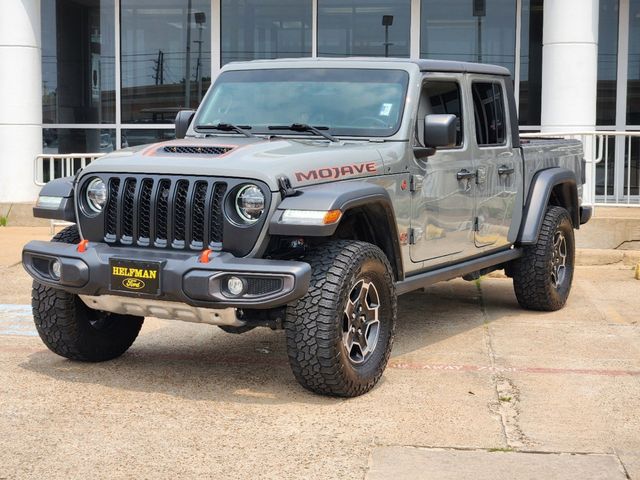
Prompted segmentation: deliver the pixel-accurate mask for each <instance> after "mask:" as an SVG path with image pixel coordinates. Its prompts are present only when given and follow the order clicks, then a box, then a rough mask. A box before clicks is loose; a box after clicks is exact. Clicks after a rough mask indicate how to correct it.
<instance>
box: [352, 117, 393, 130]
mask: <svg viewBox="0 0 640 480" xmlns="http://www.w3.org/2000/svg"><path fill="white" fill-rule="evenodd" d="M361 120H362V121H363V122H364V123H366V122H369V124H376V125H380V126H381V127H384V128H389V125H387V124H386V123H385V121H384V120H381V119H379V118H377V117H358V118H356V119H355V120H354V123H355V124H358V123H360V121H361Z"/></svg>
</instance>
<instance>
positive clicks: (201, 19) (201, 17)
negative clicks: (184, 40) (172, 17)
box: [193, 12, 207, 104]
mask: <svg viewBox="0 0 640 480" xmlns="http://www.w3.org/2000/svg"><path fill="white" fill-rule="evenodd" d="M194 17H195V19H196V25H197V26H198V40H195V41H194V42H193V43H197V44H198V63H197V64H196V80H197V82H198V104H199V103H200V100H202V42H203V40H202V31H203V30H204V24H205V22H206V21H207V17H206V15H205V13H204V12H196V13H195V14H194Z"/></svg>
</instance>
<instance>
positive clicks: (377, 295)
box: [285, 241, 397, 397]
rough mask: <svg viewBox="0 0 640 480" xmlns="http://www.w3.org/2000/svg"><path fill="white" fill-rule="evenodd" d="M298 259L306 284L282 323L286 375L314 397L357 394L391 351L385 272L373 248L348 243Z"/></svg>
mask: <svg viewBox="0 0 640 480" xmlns="http://www.w3.org/2000/svg"><path fill="white" fill-rule="evenodd" d="M305 260H306V261H307V262H309V263H310V264H311V267H312V279H311V285H310V288H309V291H308V292H307V294H306V295H305V296H304V297H303V298H301V299H300V300H298V301H297V302H296V303H295V304H293V305H291V306H289V307H288V309H287V316H286V320H285V330H286V335H287V350H288V354H289V362H290V364H291V368H292V370H293V373H294V375H295V377H296V379H297V380H298V382H300V384H301V385H302V386H304V387H305V388H307V389H308V390H311V391H313V392H316V393H320V394H325V395H333V396H342V397H355V396H358V395H361V394H363V393H365V392H367V391H369V390H371V389H372V388H373V387H374V386H375V384H376V383H377V381H378V380H379V379H380V376H381V375H382V373H383V371H384V369H385V367H386V364H387V361H388V359H389V355H390V353H391V347H392V345H393V337H394V333H395V324H396V315H397V313H396V311H397V302H396V294H395V288H394V284H393V273H392V270H391V266H390V265H389V262H388V260H387V258H386V256H385V255H384V253H383V252H382V251H381V250H380V249H379V248H378V247H376V246H375V245H371V244H369V243H365V242H356V241H335V242H330V243H327V244H325V245H323V246H322V247H319V248H317V249H316V250H314V251H313V252H310V254H309V255H308V256H307V258H306V259H305Z"/></svg>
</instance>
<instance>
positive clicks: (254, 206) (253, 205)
mask: <svg viewBox="0 0 640 480" xmlns="http://www.w3.org/2000/svg"><path fill="white" fill-rule="evenodd" d="M236 212H238V215H239V216H240V218H241V219H242V220H243V221H245V222H247V223H255V222H257V221H258V219H259V218H260V216H261V215H262V212H264V194H263V193H262V190H260V189H259V188H258V187H257V186H255V185H245V186H244V187H242V188H241V189H240V190H238V194H237V195H236Z"/></svg>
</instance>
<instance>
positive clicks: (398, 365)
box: [0, 228, 640, 480]
mask: <svg viewBox="0 0 640 480" xmlns="http://www.w3.org/2000/svg"><path fill="white" fill-rule="evenodd" d="M47 237H48V231H47V229H38V228H35V229H34V228H32V229H26V228H25V229H4V230H3V229H0V479H4V478H7V479H9V478H10V479H14V478H16V479H21V478H54V479H55V478H60V479H63V478H64V479H69V478H94V479H97V478H141V479H144V478H153V479H164V478H196V477H197V478H313V479H324V478H336V479H337V478H340V479H344V478H369V479H382V478H390V477H393V478H394V480H400V479H405V478H406V479H412V478H422V479H424V478H438V479H440V478H497V477H499V476H502V477H503V478H567V479H573V478H576V479H577V478H580V479H585V478H611V479H624V478H632V479H639V480H640V434H639V432H640V325H639V322H640V281H637V280H634V278H633V270H632V268H631V267H629V266H624V265H621V264H620V265H613V266H599V267H578V268H577V271H576V275H575V282H574V289H573V292H572V295H571V297H570V300H569V304H568V305H567V307H566V308H565V309H564V310H561V311H559V312H554V313H535V312H526V311H523V310H521V309H520V308H519V306H518V304H517V302H516V299H515V296H514V294H513V289H512V285H511V281H510V280H509V279H506V278H494V277H490V278H483V279H482V280H481V281H479V282H465V281H463V280H455V281H451V282H446V283H442V284H438V285H436V286H434V287H432V288H429V289H427V290H426V291H425V292H416V293H412V294H409V295H406V296H404V297H401V299H400V302H399V321H398V328H397V337H396V343H395V346H394V349H393V354H392V358H391V361H390V365H389V367H388V368H387V370H386V372H385V374H384V376H383V378H382V381H381V382H380V384H379V385H378V386H377V387H376V388H375V389H374V390H373V391H371V392H370V393H368V394H366V395H364V396H362V397H359V398H355V399H349V400H345V399H332V398H325V397H320V396H316V395H313V394H311V393H308V392H306V391H304V390H303V389H302V388H301V387H299V385H298V384H297V383H296V382H295V380H294V378H293V376H292V374H291V372H290V370H289V366H288V363H287V357H286V352H285V348H284V347H285V341H284V334H283V332H281V331H276V332H274V331H270V330H268V329H256V330H253V331H251V332H249V333H246V334H243V335H231V334H227V333H224V332H223V331H221V330H220V329H218V328H216V327H213V326H209V325H197V324H188V323H182V322H173V321H165V320H157V319H147V320H146V321H145V324H144V327H143V329H142V332H141V335H140V337H139V338H138V340H137V341H136V343H135V344H134V345H133V347H132V348H131V349H130V350H129V352H128V353H126V354H125V355H124V356H122V357H121V358H119V359H117V360H114V361H110V362H105V363H100V364H82V363H76V362H71V361H68V360H65V359H63V358H60V357H57V356H56V355H54V354H53V353H50V352H49V351H48V350H47V349H46V348H45V347H44V345H43V344H42V343H41V342H40V339H39V338H38V337H37V334H36V333H35V329H34V328H33V326H32V320H31V316H30V311H29V308H28V306H27V305H28V303H29V301H30V296H29V288H30V280H29V278H28V277H27V275H26V274H25V273H24V272H23V270H22V267H21V266H20V264H19V259H20V257H19V251H20V246H21V245H22V243H24V242H25V241H26V240H28V239H30V238H47Z"/></svg>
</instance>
